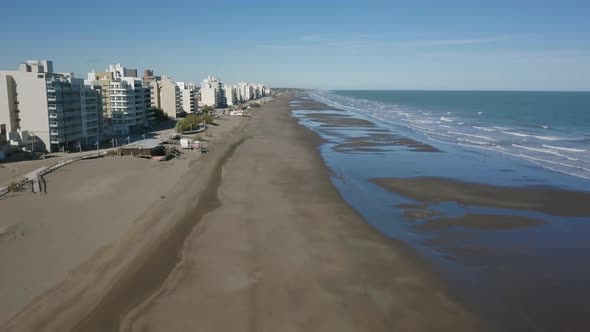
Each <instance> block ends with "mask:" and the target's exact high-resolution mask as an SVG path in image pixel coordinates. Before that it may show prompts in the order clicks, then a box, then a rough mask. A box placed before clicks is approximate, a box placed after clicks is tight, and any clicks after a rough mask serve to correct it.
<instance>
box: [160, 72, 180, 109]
mask: <svg viewBox="0 0 590 332" xmlns="http://www.w3.org/2000/svg"><path fill="white" fill-rule="evenodd" d="M158 84H159V85H160V89H159V90H160V98H159V99H160V108H161V109H162V110H163V111H164V113H166V114H167V115H168V116H169V117H170V118H173V119H174V118H177V117H178V116H179V115H180V114H182V96H181V92H180V88H179V87H178V85H176V83H175V82H174V81H173V80H172V78H170V77H168V76H163V77H162V80H161V81H159V82H158Z"/></svg>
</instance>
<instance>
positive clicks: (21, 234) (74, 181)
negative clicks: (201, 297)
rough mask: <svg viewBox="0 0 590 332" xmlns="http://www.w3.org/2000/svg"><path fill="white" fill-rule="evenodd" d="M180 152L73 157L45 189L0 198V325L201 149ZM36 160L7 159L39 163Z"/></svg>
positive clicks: (135, 213)
mask: <svg viewBox="0 0 590 332" xmlns="http://www.w3.org/2000/svg"><path fill="white" fill-rule="evenodd" d="M244 121H245V120H244V119H240V118H231V119H230V118H227V119H226V118H224V119H220V120H219V121H218V122H219V123H220V126H212V127H211V129H210V130H208V133H209V134H207V136H206V139H207V140H211V141H215V140H216V139H219V138H220V137H221V136H222V135H225V134H227V133H228V132H230V131H231V130H232V129H233V128H235V127H236V126H239V125H240V124H242V123H243V122H244ZM206 144H208V143H206ZM184 156H185V157H186V159H182V160H181V159H175V160H172V161H168V162H165V163H159V162H154V161H149V160H145V159H138V158H132V157H107V158H100V159H94V160H84V161H79V162H76V163H73V164H70V165H68V166H66V167H63V168H60V169H59V170H57V171H55V172H53V173H51V174H48V175H47V176H45V179H46V182H47V194H45V195H34V194H32V193H29V192H26V191H22V192H18V193H10V194H9V195H7V196H5V197H4V198H2V199H0V211H1V212H0V213H1V218H0V230H2V229H6V230H10V232H8V233H7V234H4V236H0V266H1V269H2V273H0V327H1V326H2V323H4V322H6V321H7V320H8V318H9V317H10V316H12V315H13V314H14V313H15V312H17V311H18V310H20V309H22V308H23V306H25V305H26V304H27V303H29V302H31V301H32V300H33V299H34V298H35V297H37V296H39V295H41V294H42V293H44V292H45V291H48V290H50V289H51V288H52V287H56V286H57V285H59V284H60V282H61V281H63V280H64V279H67V277H68V274H69V273H70V271H72V270H73V269H74V268H75V267H76V266H78V265H79V264H81V263H82V262H84V261H86V260H88V259H89V258H90V257H91V256H92V255H93V254H95V253H96V252H97V250H99V249H101V248H102V249H103V250H104V248H105V246H107V245H108V244H110V243H112V242H113V241H114V240H116V239H118V238H120V237H121V236H122V234H124V233H125V232H126V231H127V230H128V229H129V228H132V227H133V226H134V225H135V224H136V223H141V220H138V218H139V217H140V216H141V215H142V214H143V212H144V211H145V210H147V209H148V208H149V207H150V206H152V205H154V204H159V203H160V201H166V197H164V198H162V196H166V195H167V193H168V192H169V191H170V190H171V188H172V187H174V185H175V184H176V183H177V182H178V181H179V178H180V177H181V176H182V175H183V174H185V173H186V172H187V171H188V170H189V164H190V163H191V162H193V161H195V160H198V159H199V158H201V157H204V155H203V156H202V155H200V154H199V153H197V152H195V151H188V152H185V155H184ZM65 157H67V156H65ZM50 160H51V159H48V160H47V161H48V163H49V161H50ZM39 162H41V164H40V165H39ZM52 162H54V161H53V160H52ZM42 163H43V161H42V160H41V161H39V160H37V161H25V162H18V163H14V164H5V166H6V168H14V167H20V168H21V169H28V168H33V169H37V168H39V167H42ZM196 164H198V162H197V163H194V165H196ZM192 168H195V166H193V167H192ZM91 265H92V264H91ZM87 272H88V273H91V270H88V271H87ZM56 288H59V287H56ZM23 318H25V317H23ZM0 330H4V329H3V328H0ZM17 330H18V329H17ZM23 330H26V329H23Z"/></svg>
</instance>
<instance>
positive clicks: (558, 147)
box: [543, 144, 587, 152]
mask: <svg viewBox="0 0 590 332" xmlns="http://www.w3.org/2000/svg"><path fill="white" fill-rule="evenodd" d="M543 147H546V148H548V149H556V150H562V151H569V152H586V151H587V150H584V149H574V148H566V147H563V146H553V145H545V144H543Z"/></svg>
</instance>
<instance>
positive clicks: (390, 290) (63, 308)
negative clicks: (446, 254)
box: [0, 95, 480, 332]
mask: <svg viewBox="0 0 590 332" xmlns="http://www.w3.org/2000/svg"><path fill="white" fill-rule="evenodd" d="M288 101H289V96H288V95H283V96H281V97H279V98H277V101H275V102H274V103H272V104H271V105H265V106H263V107H262V108H261V109H259V110H256V114H255V117H254V118H253V119H252V120H251V121H247V122H246V124H245V126H244V127H239V128H237V130H234V131H233V132H231V133H228V135H225V136H224V139H222V140H219V141H217V142H215V143H214V145H213V149H212V152H211V153H210V154H208V155H206V156H205V158H202V160H199V161H198V162H196V163H194V164H193V166H191V169H190V170H189V172H188V173H187V174H185V175H184V176H183V177H182V179H181V181H179V182H178V183H177V185H175V186H174V187H173V188H172V189H171V190H170V191H169V192H168V194H167V197H166V199H163V200H158V201H156V202H154V203H153V204H151V205H150V207H149V208H148V209H147V210H146V212H145V213H143V215H142V216H141V217H140V218H139V219H137V222H136V223H135V224H134V225H133V226H132V227H131V228H130V230H129V231H127V232H126V233H124V234H123V236H122V237H121V238H119V239H118V240H117V241H116V242H114V243H112V244H111V245H109V246H107V247H105V248H103V249H102V250H100V251H99V252H97V253H96V254H95V255H94V257H93V258H92V259H90V260H89V261H87V262H85V263H84V264H82V265H80V266H78V268H76V270H74V272H73V273H71V274H70V275H69V277H68V278H67V279H66V280H65V281H64V282H62V283H60V284H59V285H58V286H57V287H55V288H54V289H53V290H51V291H50V292H48V293H46V294H44V295H43V296H41V297H39V298H37V299H36V300H35V301H33V303H31V304H30V305H28V306H27V307H26V309H25V310H24V311H22V312H21V313H19V314H18V315H17V316H15V317H14V318H13V319H11V320H10V321H9V322H8V323H7V324H5V325H4V326H0V329H1V330H7V331H21V330H22V331H31V330H35V331H37V330H39V331H67V330H71V329H72V328H74V330H75V331H85V332H86V331H118V330H119V328H120V327H121V330H123V331H129V330H131V331H192V330H196V331H242V330H249V331H392V330H398V331H477V330H480V327H479V324H478V322H477V320H476V319H474V317H473V316H472V315H471V314H470V313H468V312H466V311H465V310H464V309H463V308H462V307H461V306H460V305H458V304H457V303H455V302H454V301H453V300H452V299H451V298H449V297H448V295H447V294H446V291H445V287H444V286H443V285H442V284H441V283H440V282H439V281H438V279H437V278H435V277H434V276H433V275H432V274H431V273H430V272H429V271H428V270H427V269H426V268H425V267H424V266H422V265H421V264H419V263H418V262H417V260H416V259H415V258H414V257H413V256H412V255H411V254H410V252H409V251H408V250H407V249H406V248H405V247H402V246H401V245H398V244H396V243H394V242H393V241H391V240H389V239H387V238H385V237H383V236H381V235H380V234H379V233H377V232H376V231H374V230H373V229H372V228H371V227H369V226H368V225H367V224H366V223H365V222H364V221H363V220H362V219H361V218H360V216H359V215H358V214H357V213H356V212H355V211H354V210H353V209H352V208H350V207H349V206H348V205H346V204H345V203H344V201H343V200H342V199H341V197H340V196H339V194H338V192H337V191H336V189H335V188H334V187H333V185H332V184H331V182H330V178H329V170H328V169H326V167H325V166H324V164H323V162H322V160H321V157H320V156H319V153H318V152H317V149H316V145H317V144H318V143H319V139H318V138H317V136H315V135H314V134H313V133H311V132H310V131H308V130H307V129H305V128H303V127H301V126H298V125H297V124H296V121H295V119H293V118H291V117H290V116H289V114H290V109H289V107H288ZM197 169H198V172H197Z"/></svg>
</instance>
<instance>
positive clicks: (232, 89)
mask: <svg viewBox="0 0 590 332" xmlns="http://www.w3.org/2000/svg"><path fill="white" fill-rule="evenodd" d="M224 90H225V100H226V102H227V105H228V106H231V105H237V104H239V103H240V101H239V99H238V89H237V87H236V86H235V85H231V84H226V85H225V86H224Z"/></svg>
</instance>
